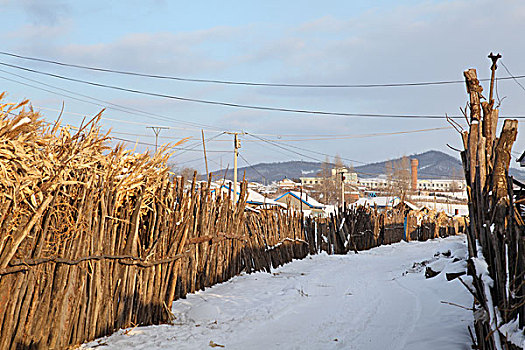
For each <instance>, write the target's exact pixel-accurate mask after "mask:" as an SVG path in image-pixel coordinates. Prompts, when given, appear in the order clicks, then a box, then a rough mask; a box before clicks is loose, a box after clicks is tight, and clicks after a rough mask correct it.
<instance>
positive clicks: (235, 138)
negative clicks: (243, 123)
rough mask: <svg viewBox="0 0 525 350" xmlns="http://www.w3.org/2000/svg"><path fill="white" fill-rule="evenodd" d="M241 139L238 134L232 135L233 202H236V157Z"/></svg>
mask: <svg viewBox="0 0 525 350" xmlns="http://www.w3.org/2000/svg"><path fill="white" fill-rule="evenodd" d="M239 148H241V141H240V140H239V135H237V133H235V134H234V135H233V203H235V204H237V157H238V156H239Z"/></svg>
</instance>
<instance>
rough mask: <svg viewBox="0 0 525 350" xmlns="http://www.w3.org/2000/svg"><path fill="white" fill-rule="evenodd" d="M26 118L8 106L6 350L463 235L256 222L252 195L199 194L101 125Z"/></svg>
mask: <svg viewBox="0 0 525 350" xmlns="http://www.w3.org/2000/svg"><path fill="white" fill-rule="evenodd" d="M24 104H25V103H22V104H20V105H11V104H4V105H2V106H0V107H1V113H0V114H1V115H0V187H1V188H0V227H1V231H0V349H11V348H15V349H30V348H31V349H32V348H34V349H48V348H54V349H59V348H68V347H71V346H74V345H76V344H80V343H82V342H85V341H88V340H92V339H95V338H97V337H100V336H104V335H108V334H111V333H112V332H114V331H115V330H118V329H121V328H128V327H133V326H136V325H148V324H159V323H166V322H169V321H170V320H171V319H172V317H173V315H172V313H171V305H172V303H173V301H174V300H176V299H178V298H182V297H184V296H185V295H186V294H187V293H192V292H195V291H197V290H201V289H204V288H207V287H210V286H212V285H214V284H216V283H220V282H223V281H226V280H228V279H230V278H232V277H233V276H236V275H238V274H240V273H243V272H246V273H251V272H254V271H271V269H272V268H276V267H278V266H280V265H282V264H284V263H287V262H290V261H292V260H293V259H301V258H304V257H305V256H307V255H308V254H316V253H318V252H320V251H327V252H328V253H329V254H344V253H346V252H348V251H350V250H356V251H357V250H363V249H369V248H372V247H375V246H378V245H381V244H389V243H394V242H398V241H400V240H402V239H407V240H410V239H418V240H425V239H428V238H435V237H439V236H445V235H449V234H452V233H454V232H456V231H454V229H453V228H452V229H451V227H452V226H453V223H452V222H451V221H450V220H448V221H446V222H445V221H443V220H441V219H438V216H439V215H427V216H426V217H424V218H420V217H417V218H416V216H417V215H416V214H413V215H412V214H409V215H408V216H407V215H406V213H404V212H389V213H380V212H378V210H376V209H375V208H363V207H360V208H345V210H339V212H338V213H337V214H333V215H331V216H330V217H329V218H323V219H310V218H306V219H305V218H304V217H303V216H302V215H300V214H298V213H296V212H293V211H283V210H261V211H260V212H247V211H246V210H245V201H246V183H244V184H243V185H242V186H241V195H240V200H239V202H238V203H236V204H234V203H233V201H232V199H231V198H229V197H228V195H226V194H222V193H220V191H213V190H212V189H211V186H210V184H211V182H210V181H208V183H201V184H200V186H197V182H196V181H195V177H194V179H193V182H192V184H191V186H190V187H189V188H188V187H187V186H185V184H186V182H185V180H184V179H182V178H176V177H173V176H172V175H171V174H170V173H169V171H168V167H167V166H166V162H167V159H168V157H169V155H170V154H169V150H168V149H167V148H163V149H160V150H159V152H157V153H155V154H154V155H148V154H136V153H135V152H134V151H126V150H125V149H124V148H123V146H122V145H119V146H117V147H115V148H109V147H108V146H107V140H108V137H109V136H108V135H107V134H102V133H101V132H100V128H99V127H98V126H97V125H98V124H97V120H98V118H99V116H97V117H95V118H94V119H93V120H91V121H87V122H85V123H83V124H82V126H81V127H80V128H78V129H76V130H73V129H71V128H69V127H61V126H60V125H59V124H55V125H47V124H44V123H43V121H42V120H41V118H40V116H39V115H38V114H37V113H35V112H33V111H32V110H31V109H30V108H27V109H26V110H21V109H22V108H24ZM12 115H14V117H12ZM229 193H231V191H228V194H229ZM405 217H406V218H407V219H406V223H405V222H404V220H405V219H404V218H405ZM414 220H415V221H414ZM441 227H444V228H445V229H441Z"/></svg>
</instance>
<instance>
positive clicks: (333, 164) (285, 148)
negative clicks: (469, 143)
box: [248, 134, 437, 176]
mask: <svg viewBox="0 0 525 350" xmlns="http://www.w3.org/2000/svg"><path fill="white" fill-rule="evenodd" d="M248 135H250V136H252V137H256V138H257V136H255V135H253V134H248ZM259 139H261V140H264V139H262V138H259ZM264 141H266V143H269V144H271V145H273V146H275V147H278V148H280V149H284V150H286V151H288V152H291V153H295V154H297V155H300V156H302V157H305V158H309V159H311V160H315V161H316V162H321V163H326V164H329V165H332V166H338V164H336V163H333V162H329V161H327V160H321V159H318V158H315V157H311V156H309V155H306V154H304V153H300V152H297V151H294V150H290V149H287V147H292V148H299V147H295V146H291V145H287V146H286V147H284V146H281V145H279V144H276V143H275V142H272V141H268V140H264ZM299 149H302V150H303V151H306V152H311V153H316V154H321V155H325V156H327V157H334V156H333V155H329V154H326V153H322V152H317V151H313V150H309V149H305V148H299ZM339 158H341V159H342V160H349V161H352V162H356V163H361V164H363V165H368V163H365V162H362V161H357V160H352V159H349V158H345V157H341V156H339ZM356 173H357V174H361V175H367V176H378V175H381V174H383V173H366V172H362V171H356ZM418 173H420V174H427V175H429V176H437V175H436V174H431V173H427V172H424V171H418Z"/></svg>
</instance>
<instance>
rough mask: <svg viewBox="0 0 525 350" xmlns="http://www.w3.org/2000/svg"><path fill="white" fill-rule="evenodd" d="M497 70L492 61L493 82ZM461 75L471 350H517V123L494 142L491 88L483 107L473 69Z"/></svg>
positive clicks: (521, 228) (523, 293)
mask: <svg viewBox="0 0 525 350" xmlns="http://www.w3.org/2000/svg"><path fill="white" fill-rule="evenodd" d="M494 58H495V57H494ZM496 60H497V58H496ZM495 70H496V65H495V60H494V61H493V66H492V71H493V75H492V76H493V81H494V72H495ZM464 75H465V80H466V85H467V91H468V93H469V97H470V99H469V105H470V121H469V126H468V128H469V130H468V131H462V132H461V135H462V139H463V145H464V148H465V150H464V151H463V152H461V156H462V161H463V166H464V169H465V178H466V180H467V188H468V195H469V212H470V219H471V221H470V225H469V230H468V235H467V237H468V245H469V260H468V272H469V275H470V276H472V279H473V283H472V285H471V286H469V285H466V287H467V288H468V289H469V290H470V291H471V293H472V294H473V296H474V299H475V302H474V306H473V308H474V315H475V323H474V326H475V327H474V328H475V335H476V339H474V336H473V335H472V338H473V343H474V345H473V347H474V348H476V349H518V348H522V346H523V344H516V343H513V337H512V336H511V335H513V334H514V335H516V334H520V333H521V337H523V329H524V326H525V284H524V278H523V277H524V276H523V274H524V272H525V241H524V239H525V235H524V233H525V225H524V222H523V218H522V214H521V212H520V204H519V201H518V203H516V202H515V194H514V191H513V186H514V181H513V179H512V178H511V177H509V176H508V171H509V165H510V161H511V158H512V157H511V149H512V145H513V143H514V141H515V140H516V135H517V130H518V121H517V120H505V122H504V124H503V128H502V130H501V134H500V136H499V138H497V137H496V127H497V124H498V114H499V112H498V109H495V108H494V99H492V86H493V84H491V89H490V91H489V99H488V100H487V101H484V102H481V100H482V99H483V98H484V97H483V95H482V92H483V88H482V87H481V86H480V84H479V81H478V79H477V74H476V70H475V69H469V70H467V71H465V73H464ZM521 186H523V185H521ZM511 323H513V324H514V325H513V326H511ZM519 338H520V337H519V336H518V339H519Z"/></svg>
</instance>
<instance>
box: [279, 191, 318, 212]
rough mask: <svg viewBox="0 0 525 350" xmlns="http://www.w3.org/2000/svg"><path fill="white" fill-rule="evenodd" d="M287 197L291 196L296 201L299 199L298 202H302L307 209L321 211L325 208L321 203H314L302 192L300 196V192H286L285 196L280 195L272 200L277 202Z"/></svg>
mask: <svg viewBox="0 0 525 350" xmlns="http://www.w3.org/2000/svg"><path fill="white" fill-rule="evenodd" d="M287 195H290V196H293V197H295V198H297V199H299V200H300V201H302V202H303V203H304V204H306V205H307V206H309V207H312V208H319V209H322V208H324V207H325V205H324V204H322V203H319V202H318V201H316V200H315V199H313V198H312V197H311V196H308V194H307V193H305V192H303V193H302V194H301V192H297V191H288V192H286V193H285V194H282V195H280V196H279V197H277V198H275V199H274V200H275V201H277V200H279V199H281V198H283V197H285V196H287Z"/></svg>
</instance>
